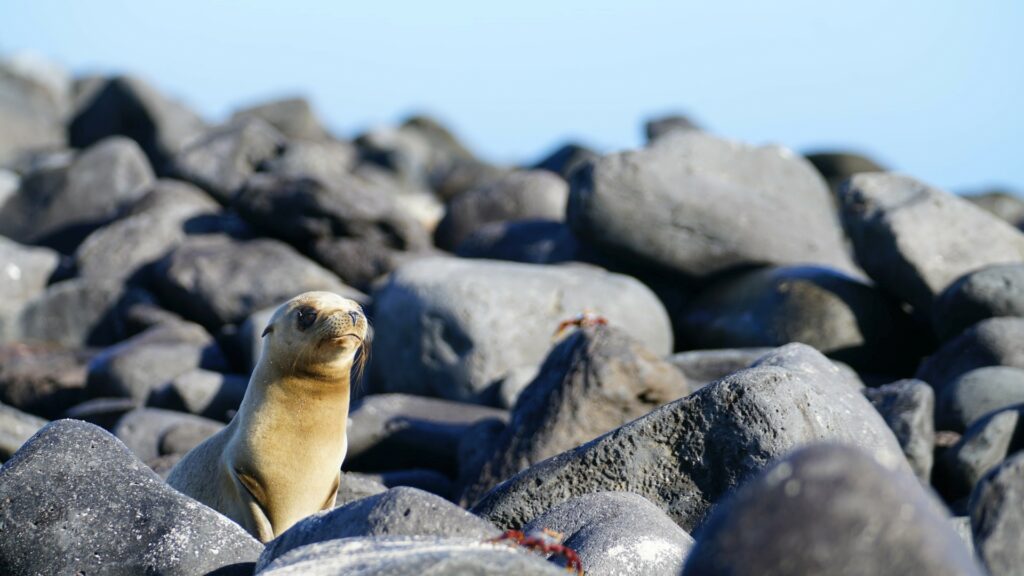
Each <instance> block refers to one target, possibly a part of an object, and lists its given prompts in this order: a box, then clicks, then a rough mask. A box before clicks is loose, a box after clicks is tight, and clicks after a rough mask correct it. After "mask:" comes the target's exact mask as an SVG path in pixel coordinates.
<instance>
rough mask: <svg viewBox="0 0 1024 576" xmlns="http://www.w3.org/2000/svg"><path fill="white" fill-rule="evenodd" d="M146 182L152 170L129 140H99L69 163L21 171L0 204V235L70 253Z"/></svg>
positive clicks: (139, 192)
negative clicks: (12, 190) (24, 173)
mask: <svg viewBox="0 0 1024 576" xmlns="http://www.w3.org/2000/svg"><path fill="white" fill-rule="evenodd" d="M152 183H153V171H152V169H150V167H149V163H148V162H147V161H146V157H145V156H144V155H143V154H142V151H141V150H139V147H138V146H137V145H136V144H135V143H134V142H132V141H131V140H128V139H126V138H110V139H107V140H103V141H101V142H98V143H97V144H96V145H94V146H91V147H90V148H88V149H87V150H85V151H83V152H82V153H81V154H79V155H78V156H77V157H76V158H75V160H74V162H72V163H71V164H70V166H58V167H54V168H44V169H41V170H38V171H36V172H33V173H31V174H29V175H27V176H26V177H25V179H24V180H23V181H22V183H21V189H20V190H19V191H18V193H17V194H15V195H14V196H12V197H11V198H10V199H9V200H8V201H7V202H6V203H5V204H4V205H3V206H2V207H0V234H3V235H5V236H8V237H9V238H11V239H13V240H16V241H18V242H24V243H30V244H42V245H45V246H50V247H52V248H54V249H56V250H59V251H61V252H64V253H71V252H73V251H74V249H75V247H76V246H78V244H79V243H80V242H81V241H82V239H83V238H85V237H86V236H87V235H88V234H89V233H90V232H92V231H93V230H95V229H96V228H98V227H100V226H102V225H104V224H106V223H108V222H110V221H111V220H113V219H114V218H115V217H117V215H118V213H119V212H120V211H121V210H123V209H124V208H125V207H126V206H128V205H130V204H131V203H132V202H134V201H135V200H138V199H139V198H141V197H142V195H143V194H145V192H146V190H147V188H148V187H149V186H150V185H151V184H152Z"/></svg>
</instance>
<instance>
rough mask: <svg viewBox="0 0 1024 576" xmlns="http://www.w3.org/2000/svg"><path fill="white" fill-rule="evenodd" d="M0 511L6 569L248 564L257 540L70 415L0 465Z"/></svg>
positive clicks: (184, 569)
mask: <svg viewBox="0 0 1024 576" xmlns="http://www.w3.org/2000/svg"><path fill="white" fill-rule="evenodd" d="M0 515H2V516H3V518H4V537H3V538H2V539H0V565H3V566H4V567H5V571H7V572H8V573H10V574H143V573H145V574H168V575H182V576H184V575H189V574H207V573H211V572H214V571H217V570H224V571H230V570H232V569H235V570H240V569H241V566H240V565H244V564H245V563H249V565H250V566H251V563H252V562H253V561H254V560H255V559H256V557H257V556H258V555H259V553H260V551H261V548H262V546H260V544H259V542H257V541H256V540H255V539H254V538H252V537H251V536H249V535H248V534H247V533H246V532H245V531H244V530H243V529H242V528H241V527H240V526H238V525H237V524H235V523H234V522H232V521H230V520H228V519H227V518H226V517H224V516H222V515H220V514H218V513H216V512H214V511H213V510H211V509H209V508H207V507H206V506H203V505H201V504H199V503H197V502H195V501H194V500H192V499H190V498H187V497H185V496H183V495H182V494H180V493H178V492H177V491H175V490H174V489H173V488H171V487H169V486H167V485H166V484H164V482H163V480H161V479H160V477H158V476H157V475H156V474H154V473H153V472H151V471H150V470H149V469H148V468H146V466H145V465H143V464H142V462H139V460H138V459H137V458H135V457H133V456H132V455H131V453H130V452H128V450H127V449H125V447H124V446H123V445H122V444H121V443H120V442H118V441H117V440H116V439H115V438H114V437H113V436H111V435H110V434H108V433H106V432H104V431H103V430H102V429H100V428H98V427H96V426H93V425H92V424H87V423H85V422H77V421H74V420H60V421H57V422H53V423H51V424H49V425H48V426H46V427H45V428H43V429H42V430H41V431H40V432H39V433H38V434H36V435H35V436H33V437H32V439H31V440H29V441H28V443H26V444H25V445H24V446H23V447H22V448H21V450H19V451H18V453H17V454H15V456H14V458H12V459H11V460H10V461H8V462H7V463H6V464H4V466H3V468H0ZM40 551H45V553H40Z"/></svg>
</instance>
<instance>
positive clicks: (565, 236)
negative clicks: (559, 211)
mask: <svg viewBox="0 0 1024 576" xmlns="http://www.w3.org/2000/svg"><path fill="white" fill-rule="evenodd" d="M455 253H456V254H457V255H459V256H462V257H463V258H486V259H489V260H509V261H511V262H523V263H526V264H557V263H560V262H571V261H574V260H575V261H580V262H596V261H598V259H599V257H598V256H597V254H596V253H595V252H594V251H593V250H592V249H591V248H590V247H589V246H585V245H582V244H580V242H579V241H578V240H576V237H575V236H573V234H572V230H570V229H569V226H567V225H566V224H565V223H564V222H554V221H551V220H514V221H509V222H492V223H490V224H485V225H483V226H481V227H480V228H477V229H476V231H475V232H473V233H472V234H470V235H469V236H468V237H467V238H466V239H465V240H464V241H463V242H462V243H461V244H459V247H458V249H457V250H456V251H455Z"/></svg>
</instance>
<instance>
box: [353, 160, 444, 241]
mask: <svg viewBox="0 0 1024 576" xmlns="http://www.w3.org/2000/svg"><path fill="white" fill-rule="evenodd" d="M352 175H353V176H355V177H356V178H358V179H359V180H360V181H361V182H363V183H364V184H366V185H367V186H369V187H370V188H372V189H374V190H377V191H378V194H388V195H390V196H392V197H393V198H394V200H395V204H396V205H397V207H398V208H399V209H400V210H401V211H402V212H404V213H405V214H406V215H408V216H409V217H411V218H412V219H413V220H415V221H416V222H419V223H420V225H421V226H423V228H424V229H426V230H427V232H428V233H433V230H434V229H435V228H437V224H438V222H440V221H441V218H443V217H444V212H445V205H444V203H443V202H442V201H441V199H440V198H438V197H437V196H436V195H435V194H434V192H433V191H431V190H430V189H429V188H426V187H424V186H416V185H409V184H402V183H401V182H399V181H398V180H397V179H396V178H395V176H394V175H393V174H392V173H390V172H388V171H387V170H385V169H383V168H381V167H379V166H376V165H374V164H358V165H356V167H355V168H353V169H352Z"/></svg>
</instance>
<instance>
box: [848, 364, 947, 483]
mask: <svg viewBox="0 0 1024 576" xmlns="http://www.w3.org/2000/svg"><path fill="white" fill-rule="evenodd" d="M864 395H865V396H867V398H868V400H870V401H871V403H872V404H873V405H874V406H875V408H876V409H877V410H878V413H879V414H881V415H882V418H884V419H885V423H886V424H888V425H889V428H891V429H892V431H893V433H894V434H895V435H896V440H898V441H899V443H900V446H901V447H902V448H903V454H904V455H905V456H906V457H907V462H909V463H910V467H911V468H913V469H914V473H915V474H917V477H918V478H920V479H921V481H922V482H923V483H925V484H928V482H929V479H930V478H931V474H932V462H933V459H934V452H935V393H934V392H933V391H932V388H931V386H929V385H927V384H925V383H924V382H921V381H920V380H900V381H898V382H893V383H892V384H886V385H885V386H880V387H878V388H865V389H864Z"/></svg>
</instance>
